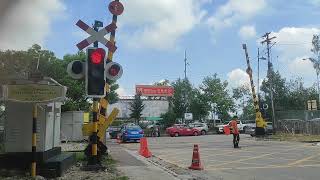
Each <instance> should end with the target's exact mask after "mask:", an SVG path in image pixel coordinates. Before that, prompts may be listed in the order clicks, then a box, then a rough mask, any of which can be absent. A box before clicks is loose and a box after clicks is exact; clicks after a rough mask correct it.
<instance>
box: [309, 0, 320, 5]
mask: <svg viewBox="0 0 320 180" xmlns="http://www.w3.org/2000/svg"><path fill="white" fill-rule="evenodd" d="M309 2H310V3H311V4H313V5H316V6H319V5H320V0H309Z"/></svg>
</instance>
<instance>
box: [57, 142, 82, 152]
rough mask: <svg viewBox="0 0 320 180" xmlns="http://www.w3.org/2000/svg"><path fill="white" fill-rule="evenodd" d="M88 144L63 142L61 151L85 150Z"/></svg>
mask: <svg viewBox="0 0 320 180" xmlns="http://www.w3.org/2000/svg"><path fill="white" fill-rule="evenodd" d="M87 145H88V143H87V142H68V143H61V151H83V150H84V149H85V148H86V147H87Z"/></svg>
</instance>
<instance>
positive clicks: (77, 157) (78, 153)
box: [76, 152, 86, 162]
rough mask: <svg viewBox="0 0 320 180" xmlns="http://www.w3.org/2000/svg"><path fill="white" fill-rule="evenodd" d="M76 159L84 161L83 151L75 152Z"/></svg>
mask: <svg viewBox="0 0 320 180" xmlns="http://www.w3.org/2000/svg"><path fill="white" fill-rule="evenodd" d="M76 161H77V162H82V161H86V155H84V152H76Z"/></svg>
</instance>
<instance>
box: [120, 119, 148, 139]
mask: <svg viewBox="0 0 320 180" xmlns="http://www.w3.org/2000/svg"><path fill="white" fill-rule="evenodd" d="M119 135H120V139H121V140H122V142H127V141H132V140H133V141H138V140H140V138H142V137H143V136H144V132H143V130H142V129H141V127H140V126H138V125H135V124H131V123H130V124H126V125H123V126H122V127H121V130H120V133H119Z"/></svg>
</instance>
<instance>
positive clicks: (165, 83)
mask: <svg viewBox="0 0 320 180" xmlns="http://www.w3.org/2000/svg"><path fill="white" fill-rule="evenodd" d="M153 85H155V86H170V81H169V80H168V79H164V80H161V81H159V82H156V83H153Z"/></svg>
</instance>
